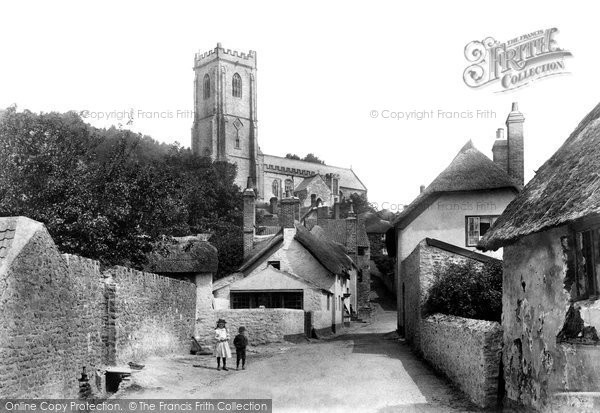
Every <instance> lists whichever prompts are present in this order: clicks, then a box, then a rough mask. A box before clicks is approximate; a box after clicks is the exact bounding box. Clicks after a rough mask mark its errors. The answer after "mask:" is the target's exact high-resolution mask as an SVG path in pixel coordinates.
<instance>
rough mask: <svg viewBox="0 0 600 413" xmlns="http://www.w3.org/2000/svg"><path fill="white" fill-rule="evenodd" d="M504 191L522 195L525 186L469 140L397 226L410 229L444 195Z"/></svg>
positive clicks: (401, 215) (402, 213)
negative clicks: (511, 190) (505, 189)
mask: <svg viewBox="0 0 600 413" xmlns="http://www.w3.org/2000/svg"><path fill="white" fill-rule="evenodd" d="M501 188H510V189H513V190H515V191H516V192H518V191H519V190H521V188H522V186H521V185H519V183H518V182H516V181H515V180H514V179H513V178H511V177H510V176H509V175H508V174H507V173H506V172H504V170H502V169H501V168H500V167H499V166H498V165H496V164H495V163H494V162H493V161H492V160H491V159H490V158H488V157H487V156H485V155H484V154H483V153H481V152H480V151H479V150H477V148H475V146H474V145H473V142H471V141H470V140H469V141H468V142H467V143H466V144H465V146H463V147H462V149H461V150H460V151H459V152H458V154H457V155H456V156H455V157H454V159H453V160H452V162H451V163H450V165H448V167H447V168H446V169H444V170H443V171H442V172H441V173H440V174H439V175H438V176H437V177H436V178H435V179H434V180H433V182H431V184H429V186H428V187H427V188H425V190H424V191H423V192H422V193H421V194H419V196H417V197H416V198H415V199H414V200H413V202H411V203H410V205H408V206H407V207H406V208H405V209H404V210H403V211H402V212H401V213H400V214H399V215H398V217H397V218H396V220H395V221H394V224H395V225H396V226H397V227H399V228H400V229H403V228H406V227H407V226H408V225H409V224H410V223H411V222H412V221H413V220H414V219H415V218H416V217H418V216H419V215H420V214H421V213H422V212H423V211H424V210H425V209H426V208H427V207H428V206H429V205H431V203H432V202H433V201H435V199H437V198H438V197H439V196H440V195H442V194H445V193H449V192H468V191H481V190H492V189H501Z"/></svg>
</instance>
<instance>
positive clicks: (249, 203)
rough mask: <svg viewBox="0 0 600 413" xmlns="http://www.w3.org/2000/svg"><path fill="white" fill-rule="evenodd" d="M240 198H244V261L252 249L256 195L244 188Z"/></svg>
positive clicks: (250, 189)
mask: <svg viewBox="0 0 600 413" xmlns="http://www.w3.org/2000/svg"><path fill="white" fill-rule="evenodd" d="M242 197H243V198H244V259H246V258H248V256H249V255H250V251H252V247H254V224H255V223H256V213H255V212H256V211H255V209H256V194H255V193H254V190H253V189H252V188H246V189H245V190H244V193H243V194H242Z"/></svg>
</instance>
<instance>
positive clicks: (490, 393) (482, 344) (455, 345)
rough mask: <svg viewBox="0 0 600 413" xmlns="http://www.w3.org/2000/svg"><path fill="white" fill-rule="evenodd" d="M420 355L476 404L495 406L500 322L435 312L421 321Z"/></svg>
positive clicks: (500, 343)
mask: <svg viewBox="0 0 600 413" xmlns="http://www.w3.org/2000/svg"><path fill="white" fill-rule="evenodd" d="M420 330H421V331H420V336H421V340H420V342H421V352H422V355H423V358H424V359H425V360H427V361H428V362H429V363H431V364H432V365H433V366H434V367H435V368H436V369H437V370H439V371H441V372H443V373H444V374H445V375H446V376H448V378H450V380H452V382H454V383H455V384H457V385H458V387H459V388H460V389H461V390H462V391H463V392H464V393H465V394H467V395H468V396H469V398H470V399H471V400H472V401H473V402H474V403H475V404H477V405H478V406H479V407H492V406H495V405H496V403H497V400H498V379H499V376H500V374H499V373H500V357H501V349H502V326H501V325H500V323H497V322H494V321H482V320H472V319H469V318H462V317H454V316H448V315H442V314H436V315H433V316H430V317H427V318H426V319H424V320H423V322H422V323H421V328H420Z"/></svg>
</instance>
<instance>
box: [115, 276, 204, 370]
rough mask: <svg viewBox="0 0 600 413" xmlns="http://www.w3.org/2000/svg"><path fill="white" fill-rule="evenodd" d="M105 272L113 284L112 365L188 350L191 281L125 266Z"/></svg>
mask: <svg viewBox="0 0 600 413" xmlns="http://www.w3.org/2000/svg"><path fill="white" fill-rule="evenodd" d="M107 275H109V278H108V280H109V281H108V282H110V283H111V284H114V285H115V286H116V288H115V291H114V296H113V297H112V299H113V300H114V305H113V306H111V307H110V308H109V318H110V319H114V320H115V323H114V330H115V334H114V336H115V337H114V339H115V341H114V347H115V354H116V357H115V358H116V360H115V361H116V364H126V363H127V362H130V361H135V362H137V361H141V360H143V359H144V358H146V357H148V356H161V355H167V354H177V353H185V352H187V351H189V349H190V345H191V336H192V335H193V334H194V324H195V319H196V287H195V285H194V284H193V283H190V282H188V281H183V280H175V279H172V278H168V277H162V276H160V275H156V274H152V273H147V272H142V271H136V270H132V269H129V268H125V267H114V268H112V269H110V270H108V274H107Z"/></svg>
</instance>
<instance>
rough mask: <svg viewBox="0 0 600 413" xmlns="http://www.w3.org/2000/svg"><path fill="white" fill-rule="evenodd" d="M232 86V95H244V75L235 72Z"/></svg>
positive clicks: (236, 96)
mask: <svg viewBox="0 0 600 413" xmlns="http://www.w3.org/2000/svg"><path fill="white" fill-rule="evenodd" d="M231 86H232V88H231V89H232V92H231V93H232V95H233V97H234V98H241V97H242V77H241V76H240V75H239V74H238V73H235V74H234V75H233V80H232V81H231Z"/></svg>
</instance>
